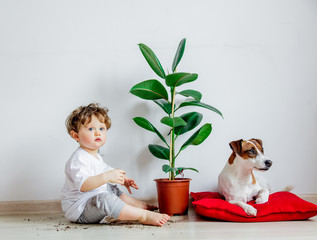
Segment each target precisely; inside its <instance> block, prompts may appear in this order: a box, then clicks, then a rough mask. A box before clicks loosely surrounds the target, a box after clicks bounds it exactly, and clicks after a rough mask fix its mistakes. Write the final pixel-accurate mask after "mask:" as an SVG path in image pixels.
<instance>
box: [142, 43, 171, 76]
mask: <svg viewBox="0 0 317 240" xmlns="http://www.w3.org/2000/svg"><path fill="white" fill-rule="evenodd" d="M139 48H140V50H141V52H142V54H143V56H144V58H145V60H146V61H147V62H148V64H149V65H150V67H151V68H152V70H153V71H154V72H155V73H156V74H157V75H158V76H159V77H161V78H165V72H164V70H163V68H162V66H161V63H160V61H159V60H158V58H157V57H156V55H155V54H154V52H153V51H152V49H151V48H149V47H148V46H146V45H145V44H143V43H140V44H139Z"/></svg>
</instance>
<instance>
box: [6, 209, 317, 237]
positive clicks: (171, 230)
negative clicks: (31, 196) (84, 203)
mask: <svg viewBox="0 0 317 240" xmlns="http://www.w3.org/2000/svg"><path fill="white" fill-rule="evenodd" d="M0 236H1V237H0V238H1V239H23V240H29V239H32V240H33V239H54V240H56V239H94V240H98V239H129V240H130V239H138V240H143V239H144V240H145V239H146V240H148V239H165V240H166V239H171V240H174V239H182V240H185V239H230V240H231V239H237V240H239V239H241V240H248V239H250V240H251V239H252V240H261V239H270V240H274V239H279V240H280V239H287V240H293V239H294V240H295V239H296V240H298V239H305V240H316V239H317V217H314V218H311V219H310V220H305V221H289V222H269V223H230V222H220V221H210V220H208V219H204V218H201V217H199V216H197V215H196V214H195V212H194V211H193V209H190V211H189V214H188V215H187V216H174V217H172V219H171V220H170V221H169V222H168V223H167V224H166V225H165V226H164V227H152V226H144V225H141V224H138V223H128V222H125V223H122V222H117V223H112V224H94V225H81V224H72V223H69V222H68V221H67V220H66V219H65V218H64V216H63V214H61V213H52V214H33V215H30V214H28V215H2V216H0Z"/></svg>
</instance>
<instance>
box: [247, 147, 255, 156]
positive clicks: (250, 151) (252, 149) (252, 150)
mask: <svg viewBox="0 0 317 240" xmlns="http://www.w3.org/2000/svg"><path fill="white" fill-rule="evenodd" d="M248 152H249V153H250V154H251V155H255V154H256V151H255V150H254V148H251V149H250V150H249V151H248Z"/></svg>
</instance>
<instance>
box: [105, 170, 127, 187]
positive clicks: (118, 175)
mask: <svg viewBox="0 0 317 240" xmlns="http://www.w3.org/2000/svg"><path fill="white" fill-rule="evenodd" d="M104 174H105V178H106V179H107V182H111V183H119V184H121V185H124V182H125V178H126V177H125V171H123V170H121V169H113V170H109V171H107V172H105V173H104Z"/></svg>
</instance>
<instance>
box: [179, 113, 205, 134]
mask: <svg viewBox="0 0 317 240" xmlns="http://www.w3.org/2000/svg"><path fill="white" fill-rule="evenodd" d="M180 117H181V118H182V119H183V120H184V121H185V122H186V123H187V124H186V125H185V126H183V127H177V128H175V134H176V135H182V134H184V133H186V132H188V131H190V130H192V129H194V128H195V127H197V126H198V125H199V124H200V122H201V120H202V119H203V115H202V114H201V113H198V112H189V113H185V114H183V115H181V116H180Z"/></svg>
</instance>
